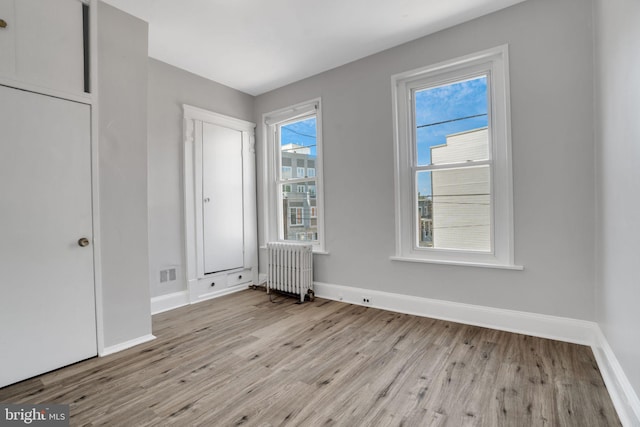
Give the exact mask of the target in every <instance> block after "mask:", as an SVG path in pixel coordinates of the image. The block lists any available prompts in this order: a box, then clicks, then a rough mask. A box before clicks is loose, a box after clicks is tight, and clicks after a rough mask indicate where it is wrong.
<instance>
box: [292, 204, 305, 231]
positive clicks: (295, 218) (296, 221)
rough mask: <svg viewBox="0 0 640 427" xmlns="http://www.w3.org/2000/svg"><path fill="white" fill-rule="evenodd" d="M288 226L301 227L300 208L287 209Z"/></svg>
mask: <svg viewBox="0 0 640 427" xmlns="http://www.w3.org/2000/svg"><path fill="white" fill-rule="evenodd" d="M289 225H294V226H296V225H303V222H302V208H301V207H300V208H289Z"/></svg>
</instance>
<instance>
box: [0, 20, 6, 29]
mask: <svg viewBox="0 0 640 427" xmlns="http://www.w3.org/2000/svg"><path fill="white" fill-rule="evenodd" d="M0 28H7V21H5V20H4V19H0Z"/></svg>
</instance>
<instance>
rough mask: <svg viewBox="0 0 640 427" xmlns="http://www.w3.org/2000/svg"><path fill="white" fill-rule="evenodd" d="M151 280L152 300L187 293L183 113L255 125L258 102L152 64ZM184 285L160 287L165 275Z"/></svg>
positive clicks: (150, 140) (171, 283) (152, 61)
mask: <svg viewBox="0 0 640 427" xmlns="http://www.w3.org/2000/svg"><path fill="white" fill-rule="evenodd" d="M148 63H149V86H148V87H149V94H148V108H149V122H148V132H149V150H148V152H149V273H148V274H149V277H150V280H151V295H152V296H159V295H165V294H169V293H172V292H177V291H181V290H185V289H186V280H185V274H186V270H185V264H184V253H185V251H184V212H183V205H184V202H183V197H184V183H183V179H182V173H183V172H182V170H183V144H184V137H183V124H182V122H183V111H182V104H190V105H193V106H195V107H200V108H204V109H207V110H210V111H214V112H216V113H220V114H226V115H228V116H231V117H235V118H238V119H243V120H248V121H253V97H252V96H251V95H247V94H245V93H243V92H239V91H237V90H234V89H231V88H229V87H227V86H223V85H221V84H218V83H215V82H213V81H211V80H207V79H204V78H202V77H199V76H196V75H195V74H191V73H189V72H187V71H184V70H181V69H179V68H176V67H173V66H171V65H168V64H166V63H164V62H160V61H157V60H155V59H151V58H150V59H149V60H148ZM171 266H177V267H178V272H177V273H178V280H177V281H175V282H165V283H162V284H161V283H160V270H163V269H166V268H168V267H171Z"/></svg>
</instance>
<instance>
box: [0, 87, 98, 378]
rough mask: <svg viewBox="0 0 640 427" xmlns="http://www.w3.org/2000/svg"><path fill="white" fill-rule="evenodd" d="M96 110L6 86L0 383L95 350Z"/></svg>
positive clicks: (0, 117) (0, 116)
mask: <svg viewBox="0 0 640 427" xmlns="http://www.w3.org/2000/svg"><path fill="white" fill-rule="evenodd" d="M90 114H91V113H90V107H89V106H88V105H85V104H79V103H76V102H71V101H65V100H61V99H58V98H52V97H48V96H44V95H38V94H34V93H31V92H25V91H20V90H16V89H11V88H7V87H5V86H0V130H1V131H2V132H1V133H0V174H1V179H0V218H1V219H2V220H1V221H0V387H2V386H5V385H7V384H11V383H14V382H17V381H20V380H22V379H25V378H29V377H32V376H35V375H38V374H40V373H43V372H46V371H50V370H53V369H57V368H59V367H62V366H65V365H68V364H71V363H74V362H77V361H79V360H83V359H86V358H89V357H92V356H95V355H96V354H97V344H96V320H95V316H96V311H95V299H94V292H95V289H94V280H93V273H94V268H93V242H92V215H91V213H92V210H91V209H92V208H91V145H90V142H91V139H90ZM82 238H86V239H87V241H86V242H80V239H82ZM80 243H82V244H83V245H84V243H87V245H86V246H81V244H80Z"/></svg>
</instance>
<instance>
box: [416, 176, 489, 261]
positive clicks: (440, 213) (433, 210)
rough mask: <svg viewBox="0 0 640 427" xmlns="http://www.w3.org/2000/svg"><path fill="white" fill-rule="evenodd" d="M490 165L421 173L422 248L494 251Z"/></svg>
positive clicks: (419, 199) (419, 197) (419, 217)
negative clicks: (492, 249)
mask: <svg viewBox="0 0 640 427" xmlns="http://www.w3.org/2000/svg"><path fill="white" fill-rule="evenodd" d="M490 176H491V172H490V168H489V166H479V167H464V168H452V169H442V170H436V171H421V172H418V173H417V176H416V182H417V187H418V206H417V209H416V214H417V220H418V227H417V232H418V236H417V241H418V246H419V247H432V248H436V249H459V250H470V251H485V252H488V251H490V250H491V195H490V188H491V183H490Z"/></svg>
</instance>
